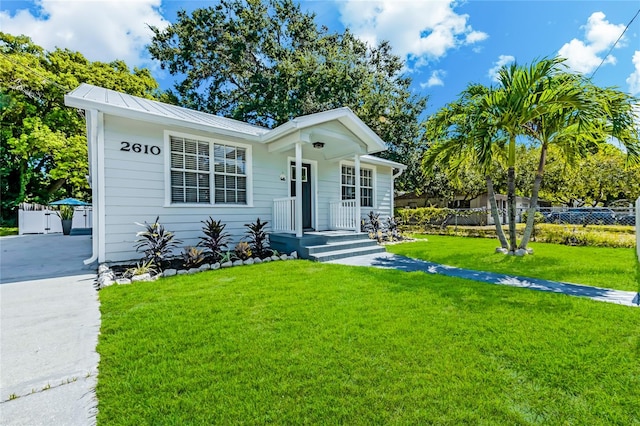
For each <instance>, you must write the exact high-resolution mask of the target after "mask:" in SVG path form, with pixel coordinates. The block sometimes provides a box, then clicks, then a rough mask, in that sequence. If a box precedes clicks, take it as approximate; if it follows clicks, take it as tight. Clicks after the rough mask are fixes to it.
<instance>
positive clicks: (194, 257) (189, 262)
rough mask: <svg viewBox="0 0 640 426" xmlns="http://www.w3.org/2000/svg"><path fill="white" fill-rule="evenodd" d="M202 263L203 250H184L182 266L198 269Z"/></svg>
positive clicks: (192, 248) (188, 248)
mask: <svg viewBox="0 0 640 426" xmlns="http://www.w3.org/2000/svg"><path fill="white" fill-rule="evenodd" d="M202 262H204V255H203V253H202V250H198V248H197V247H191V246H189V247H185V248H184V249H183V250H182V265H183V266H184V267H185V268H197V267H198V266H200V264H201V263H202Z"/></svg>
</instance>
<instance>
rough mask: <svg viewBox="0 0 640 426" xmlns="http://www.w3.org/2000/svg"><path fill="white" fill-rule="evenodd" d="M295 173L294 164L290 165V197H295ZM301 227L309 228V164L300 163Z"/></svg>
mask: <svg viewBox="0 0 640 426" xmlns="http://www.w3.org/2000/svg"><path fill="white" fill-rule="evenodd" d="M296 179H298V173H296V166H295V163H293V162H292V163H291V196H292V197H295V196H296ZM302 227H303V228H304V229H313V228H312V227H311V164H306V163H302Z"/></svg>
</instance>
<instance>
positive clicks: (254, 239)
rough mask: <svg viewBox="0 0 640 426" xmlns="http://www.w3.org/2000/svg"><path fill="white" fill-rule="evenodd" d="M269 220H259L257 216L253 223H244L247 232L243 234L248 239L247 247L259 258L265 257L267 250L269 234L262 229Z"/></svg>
mask: <svg viewBox="0 0 640 426" xmlns="http://www.w3.org/2000/svg"><path fill="white" fill-rule="evenodd" d="M268 223H269V222H260V218H258V219H257V220H256V221H255V222H254V223H245V224H244V226H246V227H247V232H246V233H245V235H246V236H247V238H248V239H249V247H250V249H251V251H252V252H253V254H254V255H255V256H258V257H259V258H260V259H264V258H265V257H267V256H268V255H269V254H270V253H271V251H270V250H269V235H268V234H267V233H266V231H265V230H264V229H265V227H266V226H267V224H268Z"/></svg>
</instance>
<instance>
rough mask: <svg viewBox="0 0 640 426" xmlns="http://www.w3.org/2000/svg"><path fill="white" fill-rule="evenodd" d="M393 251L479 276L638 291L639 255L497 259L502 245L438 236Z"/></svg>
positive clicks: (599, 252)
mask: <svg viewBox="0 0 640 426" xmlns="http://www.w3.org/2000/svg"><path fill="white" fill-rule="evenodd" d="M418 238H426V241H418V242H412V243H406V244H398V245H391V246H388V247H387V251H390V252H393V253H396V254H401V255H403V256H409V257H413V258H416V259H423V260H428V261H431V262H436V263H442V264H444V265H450V266H457V267H460V268H467V269H475V270H479V271H488V272H499V273H503V274H513V275H519V276H524V277H531V278H543V279H547V280H552V281H564V282H571V283H576V284H587V285H594V286H598V287H605V288H614V289H618V290H630V291H638V290H640V283H639V282H638V273H637V268H638V266H637V263H638V262H637V260H636V255H635V249H632V248H610V247H570V246H563V245H558V244H544V243H531V244H530V247H531V248H533V250H534V254H533V255H532V256H525V257H515V256H505V255H503V254H496V253H495V248H496V247H498V246H499V243H498V240H493V239H485V238H467V237H452V236H440V235H427V236H418Z"/></svg>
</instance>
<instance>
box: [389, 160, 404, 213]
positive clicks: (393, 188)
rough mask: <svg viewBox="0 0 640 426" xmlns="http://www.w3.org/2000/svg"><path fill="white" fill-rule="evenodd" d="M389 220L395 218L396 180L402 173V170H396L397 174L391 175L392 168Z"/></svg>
mask: <svg viewBox="0 0 640 426" xmlns="http://www.w3.org/2000/svg"><path fill="white" fill-rule="evenodd" d="M391 173H392V175H391V218H394V217H395V208H396V206H395V199H396V179H397V178H399V177H400V175H401V174H402V173H404V169H398V173H396V174H395V175H394V174H393V168H391Z"/></svg>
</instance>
